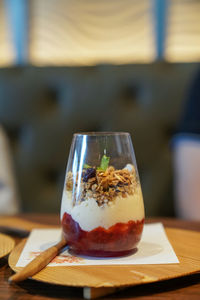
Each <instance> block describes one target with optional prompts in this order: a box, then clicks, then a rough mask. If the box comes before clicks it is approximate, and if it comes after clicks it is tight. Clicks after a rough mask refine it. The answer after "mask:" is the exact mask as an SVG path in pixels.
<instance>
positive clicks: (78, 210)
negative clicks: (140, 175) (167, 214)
mask: <svg viewBox="0 0 200 300" xmlns="http://www.w3.org/2000/svg"><path fill="white" fill-rule="evenodd" d="M65 212H67V213H68V214H70V215H71V217H72V218H73V220H74V221H76V222H77V223H78V224H79V226H80V227H81V229H82V230H85V231H91V230H93V229H95V228H97V227H99V226H101V227H104V228H105V229H108V228H109V227H111V226H113V225H115V224H116V223H127V222H128V221H141V220H142V219H143V218H144V204H143V197H142V191H141V187H140V186H139V185H138V186H137V188H136V190H135V191H134V194H133V195H128V196H127V197H125V198H123V197H116V198H115V199H114V200H113V201H111V202H109V203H108V205H104V206H98V204H97V202H96V200H95V199H94V198H90V199H88V200H85V201H82V202H81V203H78V204H75V205H74V206H73V200H72V192H71V191H67V190H64V191H63V196H62V205H61V220H62V217H63V214H64V213H65Z"/></svg>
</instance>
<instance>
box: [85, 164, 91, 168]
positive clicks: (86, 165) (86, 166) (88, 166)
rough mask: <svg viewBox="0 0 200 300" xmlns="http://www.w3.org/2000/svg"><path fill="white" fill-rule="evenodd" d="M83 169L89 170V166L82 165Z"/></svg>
mask: <svg viewBox="0 0 200 300" xmlns="http://www.w3.org/2000/svg"><path fill="white" fill-rule="evenodd" d="M83 168H84V169H89V168H91V166H90V165H88V164H84V165H83Z"/></svg>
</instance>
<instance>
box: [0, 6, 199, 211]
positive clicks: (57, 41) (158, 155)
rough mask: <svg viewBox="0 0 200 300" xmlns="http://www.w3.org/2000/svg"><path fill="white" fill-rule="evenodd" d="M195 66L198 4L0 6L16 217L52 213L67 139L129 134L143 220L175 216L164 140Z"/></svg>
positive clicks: (1, 97) (1, 90) (0, 62)
mask: <svg viewBox="0 0 200 300" xmlns="http://www.w3.org/2000/svg"><path fill="white" fill-rule="evenodd" d="M199 61H200V1H199V0H140V1H138V0H110V1H106V0H101V1H98V0H59V1H57V0H0V124H1V126H2V128H3V129H4V132H5V134H6V136H7V139H8V144H9V147H10V157H11V161H12V165H13V172H14V173H13V174H14V176H13V177H14V181H15V185H16V190H17V192H16V194H17V195H18V196H16V197H18V201H19V205H17V206H16V207H17V208H16V211H17V210H18V211H22V212H59V209H60V201H61V195H62V188H63V182H64V173H65V167H66V163H67V158H68V152H69V147H70V144H71V140H72V135H73V133H74V132H77V131H128V132H130V133H131V136H132V140H133V145H134V149H135V153H136V158H137V163H138V169H139V173H140V179H141V183H142V188H143V194H144V202H145V207H146V214H147V216H156V215H165V216H173V215H174V201H175V199H174V193H173V168H172V149H171V146H170V141H171V139H172V137H173V136H174V134H175V133H176V128H177V124H178V121H179V119H180V116H181V112H182V108H183V107H184V103H185V99H186V96H187V93H188V89H189V86H190V84H191V82H192V80H193V78H194V76H195V73H196V71H197V69H198V67H199ZM0 168H1V166H0Z"/></svg>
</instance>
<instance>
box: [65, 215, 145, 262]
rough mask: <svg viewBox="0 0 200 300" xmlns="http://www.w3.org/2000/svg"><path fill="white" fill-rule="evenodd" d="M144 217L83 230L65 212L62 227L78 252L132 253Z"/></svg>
mask: <svg viewBox="0 0 200 300" xmlns="http://www.w3.org/2000/svg"><path fill="white" fill-rule="evenodd" d="M143 225H144V219H142V220H140V221H132V220H131V221H128V222H127V223H116V224H114V225H112V226H111V227H109V228H107V229H106V228H103V227H100V226H99V227H97V228H94V229H92V230H91V231H86V230H83V229H82V228H81V227H80V226H79V223H78V222H76V221H75V220H73V218H72V217H71V215H70V214H68V213H67V212H65V213H64V214H63V217H62V228H63V234H64V237H65V239H66V240H67V242H68V245H69V246H70V248H71V250H72V251H73V252H74V253H76V254H83V255H90V256H103V257H109V256H121V255H126V254H129V253H131V252H132V251H133V250H134V249H135V248H136V247H137V244H138V243H139V241H140V239H141V235H142V230H143Z"/></svg>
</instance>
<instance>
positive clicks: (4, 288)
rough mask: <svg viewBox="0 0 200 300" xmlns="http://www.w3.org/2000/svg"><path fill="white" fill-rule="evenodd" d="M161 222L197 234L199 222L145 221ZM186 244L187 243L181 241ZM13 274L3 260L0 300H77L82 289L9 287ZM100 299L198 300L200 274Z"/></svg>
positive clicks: (30, 284) (49, 219) (47, 219)
mask: <svg viewBox="0 0 200 300" xmlns="http://www.w3.org/2000/svg"><path fill="white" fill-rule="evenodd" d="M20 217H22V219H23V218H24V219H26V220H27V219H28V220H30V221H33V222H35V221H37V222H39V221H40V220H41V221H42V222H44V223H46V224H53V225H58V224H59V216H57V215H55V216H52V215H51V216H49V215H48V216H45V215H34V214H32V215H22V216H20ZM152 221H153V222H160V221H162V222H163V224H164V225H165V226H168V227H171V226H172V227H176V228H183V229H184V228H185V229H191V230H196V231H197V232H198V231H199V232H200V222H186V221H182V220H175V219H169V218H167V219H166V218H158V219H150V220H147V222H152ZM15 241H16V243H18V242H20V241H21V238H18V237H15ZM184 244H185V245H186V244H187V241H185V242H184ZM12 274H13V271H12V270H11V269H10V268H9V267H8V264H7V260H6V259H5V258H4V259H1V260H0V299H3V300H10V299H15V300H27V299H29V300H47V299H48V300H50V299H51V300H52V299H54V300H58V299H69V300H72V299H76V300H80V299H82V297H83V294H82V293H83V290H82V288H74V287H66V286H59V285H51V284H47V283H44V282H39V281H34V280H26V281H24V282H22V283H19V284H14V285H9V284H8V282H7V280H8V278H9V276H11V275H12ZM102 299H121V300H125V299H129V300H130V299H139V300H144V299H145V300H146V299H148V300H154V299H156V300H161V299H173V300H174V299H178V300H179V299H183V300H186V299H192V300H197V299H198V300H199V299H200V273H195V274H192V275H189V276H184V277H180V278H175V279H172V280H166V281H161V282H156V283H150V284H146V285H145V286H144V285H138V286H133V287H130V288H128V289H125V290H121V291H118V293H116V294H112V295H109V296H106V297H103V298H102Z"/></svg>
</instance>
